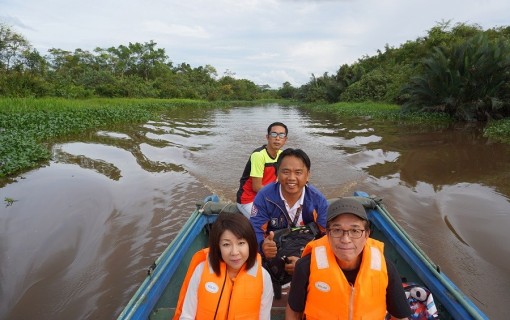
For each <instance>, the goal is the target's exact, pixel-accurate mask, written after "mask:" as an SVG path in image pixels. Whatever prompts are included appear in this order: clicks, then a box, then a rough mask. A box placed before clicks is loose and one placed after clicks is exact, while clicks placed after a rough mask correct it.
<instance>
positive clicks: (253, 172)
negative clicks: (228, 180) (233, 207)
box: [236, 122, 289, 218]
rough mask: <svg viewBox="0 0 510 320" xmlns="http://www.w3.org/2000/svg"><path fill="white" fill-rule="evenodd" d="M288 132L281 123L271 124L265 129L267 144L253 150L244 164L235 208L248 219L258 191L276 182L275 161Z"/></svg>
mask: <svg viewBox="0 0 510 320" xmlns="http://www.w3.org/2000/svg"><path fill="white" fill-rule="evenodd" d="M288 133H289V130H288V129H287V126H286V125H284V124H283V123H281V122H273V123H271V124H270V125H269V127H267V134H266V139H267V144H264V145H263V146H261V147H259V148H257V149H255V150H253V152H252V153H251V156H250V159H249V160H248V162H247V163H246V166H245V168H244V171H243V174H242V176H241V179H240V180H239V190H238V191H237V196H236V201H237V208H239V211H241V212H242V214H243V215H244V216H245V217H247V218H250V213H251V208H252V206H253V199H255V196H256V195H257V192H259V190H260V189H262V187H263V186H265V185H267V184H268V183H271V182H274V181H276V161H277V160H278V155H279V154H280V153H281V152H282V150H281V148H283V146H284V145H285V143H286V142H287V135H288Z"/></svg>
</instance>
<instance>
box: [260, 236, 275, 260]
mask: <svg viewBox="0 0 510 320" xmlns="http://www.w3.org/2000/svg"><path fill="white" fill-rule="evenodd" d="M273 239H274V232H273V231H270V232H269V235H268V236H267V237H266V238H265V239H264V241H263V242H262V253H263V254H264V257H266V258H267V259H271V258H274V257H276V251H277V248H276V242H274V240H273Z"/></svg>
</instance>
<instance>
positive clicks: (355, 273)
mask: <svg viewBox="0 0 510 320" xmlns="http://www.w3.org/2000/svg"><path fill="white" fill-rule="evenodd" d="M369 236H370V222H369V221H368V218H367V214H366V211H365V208H364V207H363V205H362V204H361V203H359V202H358V201H356V200H354V199H348V198H342V199H338V200H336V201H333V202H332V203H331V204H330V205H329V208H328V213H327V228H326V236H325V237H322V238H321V239H318V240H314V241H311V242H310V243H309V244H308V245H307V246H306V248H305V250H304V252H303V256H302V258H301V259H299V260H298V262H297V263H296V267H295V270H294V274H293V277H292V282H291V286H290V292H289V297H288V302H287V308H286V314H285V319H288V320H292V319H302V318H303V315H305V316H306V319H333V318H335V319H356V320H357V319H384V318H385V316H386V314H387V313H389V314H390V315H391V316H392V319H407V317H409V316H410V315H411V310H410V308H409V304H408V302H407V299H406V296H405V293H404V289H403V288H402V282H401V280H400V276H399V274H398V271H397V269H396V268H395V266H394V265H393V264H392V263H391V261H389V260H386V259H385V258H384V248H383V247H384V246H383V243H382V242H380V241H377V240H375V239H372V238H370V237H369Z"/></svg>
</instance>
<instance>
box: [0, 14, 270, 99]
mask: <svg viewBox="0 0 510 320" xmlns="http://www.w3.org/2000/svg"><path fill="white" fill-rule="evenodd" d="M234 76H235V74H234V73H232V72H230V71H228V70H227V71H226V72H225V74H224V75H223V76H221V77H218V75H217V72H216V69H215V68H214V67H212V66H210V65H206V66H199V67H196V68H193V67H191V66H190V65H189V64H187V63H181V64H179V65H177V66H174V65H173V64H172V62H171V61H170V60H169V58H168V56H167V54H166V52H165V50H164V49H161V48H157V44H156V43H155V42H153V41H150V42H146V43H129V44H128V45H127V46H126V45H120V46H118V47H110V48H96V49H95V50H94V51H93V52H90V51H86V50H82V49H79V48H78V49H75V50H74V52H71V51H66V50H62V49H58V48H52V49H50V50H48V54H47V55H46V56H42V55H41V54H40V53H39V52H38V51H37V50H35V49H33V48H32V46H31V45H30V43H29V42H28V40H26V39H25V38H24V37H23V36H22V35H20V34H19V33H17V32H15V31H13V30H12V29H11V28H10V27H9V26H6V25H4V24H0V96H3V97H62V98H72V99H76V98H90V97H109V98H113V97H126V98H163V99H164V98H188V99H207V100H254V99H263V98H274V97H275V96H276V92H274V91H271V90H268V89H269V86H268V85H261V86H258V85H256V84H255V83H253V82H251V81H249V80H245V79H236V78H235V77H234Z"/></svg>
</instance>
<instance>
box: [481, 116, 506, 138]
mask: <svg viewBox="0 0 510 320" xmlns="http://www.w3.org/2000/svg"><path fill="white" fill-rule="evenodd" d="M484 135H485V136H486V137H489V138H492V139H494V140H498V141H501V142H506V143H510V119H503V120H498V121H491V122H489V124H488V125H487V127H486V128H485V130H484Z"/></svg>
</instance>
